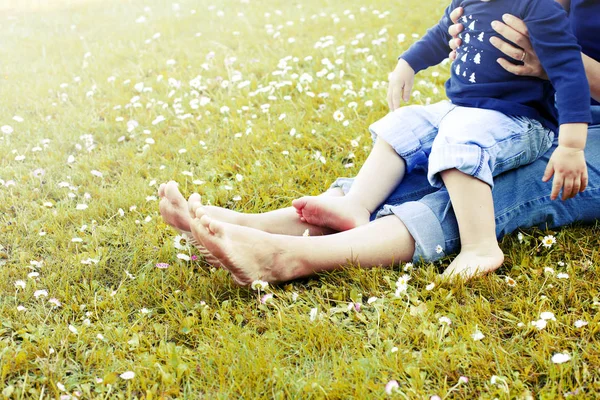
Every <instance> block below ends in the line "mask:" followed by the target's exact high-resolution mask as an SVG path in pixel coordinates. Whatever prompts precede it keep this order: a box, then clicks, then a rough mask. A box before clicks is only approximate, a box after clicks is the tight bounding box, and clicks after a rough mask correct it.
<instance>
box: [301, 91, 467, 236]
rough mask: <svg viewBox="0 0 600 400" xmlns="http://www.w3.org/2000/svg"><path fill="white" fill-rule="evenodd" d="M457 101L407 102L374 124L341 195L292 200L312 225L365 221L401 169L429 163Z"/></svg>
mask: <svg viewBox="0 0 600 400" xmlns="http://www.w3.org/2000/svg"><path fill="white" fill-rule="evenodd" d="M455 107H456V106H455V105H454V104H452V103H450V102H448V101H441V102H439V103H436V104H432V105H427V106H407V107H402V108H399V109H397V110H396V111H394V112H391V113H389V114H388V115H386V116H385V117H383V118H382V119H380V120H379V121H377V122H375V123H373V124H372V125H371V126H370V128H369V130H370V131H371V133H372V134H373V136H374V137H376V138H377V141H376V143H375V145H374V146H373V150H372V151H371V154H370V155H369V157H368V158H367V161H366V162H365V164H364V165H363V167H362V168H361V170H360V172H359V173H358V176H357V177H356V178H355V180H354V183H353V185H352V189H351V191H350V192H348V193H347V194H346V196H344V197H343V198H339V199H330V198H322V197H318V198H315V197H303V198H301V199H298V200H295V201H294V202H293V203H292V205H293V206H294V207H296V209H297V210H298V214H300V217H301V218H302V219H303V220H305V221H306V222H309V223H310V224H313V225H318V226H326V227H329V228H332V229H334V230H337V231H344V230H348V229H352V228H354V227H356V226H358V225H363V224H366V223H367V222H369V218H370V214H371V213H372V212H373V211H374V210H376V208H377V207H378V206H379V205H380V204H381V203H382V202H383V201H384V200H385V199H386V198H387V197H388V196H389V195H390V194H391V193H392V192H393V191H394V189H395V188H396V187H397V186H398V184H399V183H400V181H401V180H402V178H403V177H404V175H405V173H410V172H411V171H412V170H413V169H414V168H416V167H417V166H421V165H425V164H427V157H428V155H429V152H430V150H431V145H432V143H433V140H434V139H435V136H436V134H437V131H438V126H439V123H440V121H441V120H442V119H443V118H444V116H445V115H446V114H448V112H450V111H451V110H452V109H454V108H455Z"/></svg>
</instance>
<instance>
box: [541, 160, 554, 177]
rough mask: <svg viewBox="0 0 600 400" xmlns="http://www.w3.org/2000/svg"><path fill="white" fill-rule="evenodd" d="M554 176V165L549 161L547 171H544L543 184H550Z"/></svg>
mask: <svg viewBox="0 0 600 400" xmlns="http://www.w3.org/2000/svg"><path fill="white" fill-rule="evenodd" d="M552 175H554V164H553V163H552V161H549V162H548V165H546V170H545V171H544V176H543V177H542V182H548V181H549V180H550V178H552Z"/></svg>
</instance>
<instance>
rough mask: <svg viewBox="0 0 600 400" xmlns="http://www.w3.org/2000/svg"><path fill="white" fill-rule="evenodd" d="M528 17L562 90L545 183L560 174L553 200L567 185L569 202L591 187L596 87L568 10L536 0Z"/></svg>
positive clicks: (534, 38) (546, 63)
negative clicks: (589, 141)
mask: <svg viewBox="0 0 600 400" xmlns="http://www.w3.org/2000/svg"><path fill="white" fill-rule="evenodd" d="M525 4H526V6H525V9H524V10H522V15H525V18H524V21H525V24H526V25H527V29H528V31H529V35H530V37H531V43H532V45H533V49H534V50H535V52H536V53H537V55H538V57H539V59H540V62H541V64H542V67H543V68H544V70H545V71H546V73H547V74H548V78H549V79H550V82H552V85H553V86H554V89H555V90H556V106H557V108H558V113H559V123H560V130H559V140H558V144H559V146H558V148H557V149H556V151H555V152H554V154H553V155H552V157H551V158H550V161H549V162H548V167H547V168H546V172H545V174H544V178H543V179H544V181H547V180H549V179H550V178H551V177H552V175H554V181H553V184H552V194H551V198H552V199H556V198H557V197H558V194H559V192H560V190H561V189H563V196H562V197H563V200H564V199H567V198H570V197H573V196H574V195H575V194H577V193H578V192H580V191H583V190H584V189H585V187H586V186H587V166H586V164H585V157H584V154H583V150H584V148H585V142H586V137H587V125H588V124H589V123H590V122H591V113H590V87H589V84H588V81H587V78H586V75H585V69H584V66H583V62H582V59H581V48H580V47H579V45H578V44H577V41H576V39H575V36H573V34H572V33H571V28H570V24H569V20H568V19H567V15H566V12H565V11H564V10H563V8H562V7H561V6H560V5H559V4H557V3H555V2H554V1H548V0H531V1H529V2H526V3H525Z"/></svg>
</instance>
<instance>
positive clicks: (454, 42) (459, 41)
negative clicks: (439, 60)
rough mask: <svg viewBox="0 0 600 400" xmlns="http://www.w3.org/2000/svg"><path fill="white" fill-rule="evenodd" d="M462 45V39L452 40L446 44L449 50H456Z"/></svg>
mask: <svg viewBox="0 0 600 400" xmlns="http://www.w3.org/2000/svg"><path fill="white" fill-rule="evenodd" d="M461 44H462V39H461V38H452V39H450V41H449V42H448V46H450V48H451V49H452V50H456V49H458V48H459V47H460V45H461Z"/></svg>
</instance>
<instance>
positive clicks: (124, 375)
mask: <svg viewBox="0 0 600 400" xmlns="http://www.w3.org/2000/svg"><path fill="white" fill-rule="evenodd" d="M119 376H120V377H121V379H124V380H130V379H133V378H135V372H133V371H125V372H123V373H122V374H121V375H119Z"/></svg>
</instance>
